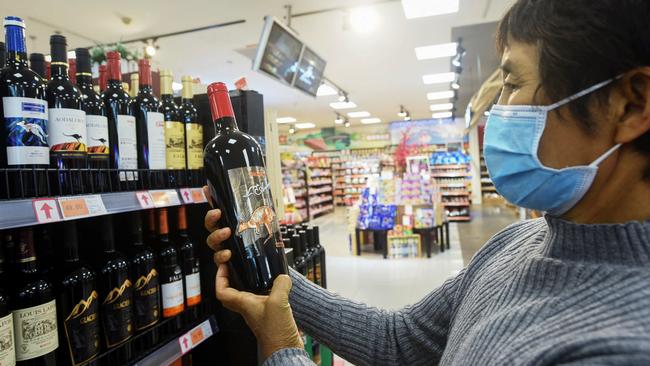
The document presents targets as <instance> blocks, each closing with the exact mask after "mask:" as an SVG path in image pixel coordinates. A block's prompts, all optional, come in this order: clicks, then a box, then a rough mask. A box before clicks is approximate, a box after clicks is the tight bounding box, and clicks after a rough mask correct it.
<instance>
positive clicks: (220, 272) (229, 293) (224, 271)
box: [215, 266, 243, 311]
mask: <svg viewBox="0 0 650 366" xmlns="http://www.w3.org/2000/svg"><path fill="white" fill-rule="evenodd" d="M215 290H216V292H217V299H219V301H221V303H222V304H223V305H224V306H225V307H227V308H228V309H230V310H234V311H237V310H239V309H240V306H238V304H239V302H240V299H241V298H242V294H243V292H240V291H237V290H235V289H234V288H232V287H230V280H229V278H228V266H219V268H218V269H217V279H216V281H215Z"/></svg>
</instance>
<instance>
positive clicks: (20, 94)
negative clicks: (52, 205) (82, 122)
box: [0, 16, 50, 198]
mask: <svg viewBox="0 0 650 366" xmlns="http://www.w3.org/2000/svg"><path fill="white" fill-rule="evenodd" d="M4 27H5V43H6V46H7V56H6V57H7V60H6V62H5V67H4V69H3V70H2V73H1V74H0V98H2V103H1V105H0V121H1V122H2V123H0V140H1V141H2V148H0V167H1V168H19V169H32V168H36V169H39V168H41V169H45V168H47V167H48V166H49V164H50V154H49V151H50V148H49V146H48V143H47V139H48V129H47V99H46V98H45V83H44V82H43V79H42V78H41V77H40V76H39V75H38V74H37V73H35V72H34V71H32V70H30V69H29V68H28V67H27V50H26V46H25V23H24V22H23V20H22V19H21V18H18V17H13V16H9V17H6V18H5V20H4ZM19 174H20V175H21V177H19V176H18V174H17V175H16V176H12V177H11V178H10V179H9V190H10V192H9V193H10V195H11V196H13V197H14V198H17V197H21V196H25V197H31V196H36V195H39V196H40V195H45V194H47V186H46V179H47V173H46V172H45V171H35V172H32V171H22V172H20V173H19ZM0 186H1V187H3V188H7V187H6V183H5V181H4V180H2V182H0ZM2 192H6V189H2Z"/></svg>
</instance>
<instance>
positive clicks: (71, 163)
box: [46, 34, 88, 194]
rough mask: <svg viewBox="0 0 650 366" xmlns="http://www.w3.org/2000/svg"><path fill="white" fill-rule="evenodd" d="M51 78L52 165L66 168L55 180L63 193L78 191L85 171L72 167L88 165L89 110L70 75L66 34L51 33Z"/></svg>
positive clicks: (48, 92) (57, 167)
mask: <svg viewBox="0 0 650 366" xmlns="http://www.w3.org/2000/svg"><path fill="white" fill-rule="evenodd" d="M50 52H51V54H52V62H51V63H50V70H51V71H50V72H51V76H50V81H49V82H48V83H47V92H46V93H47V103H48V116H49V118H48V121H49V122H48V126H49V127H48V142H49V144H50V167H52V168H56V169H63V170H66V171H62V172H60V173H58V175H57V179H56V183H57V184H58V187H59V192H60V194H75V193H81V192H78V191H77V190H79V189H80V188H81V186H82V175H81V174H79V173H71V172H70V171H67V170H69V169H84V168H86V157H87V152H86V140H87V137H88V136H87V134H86V113H85V112H84V111H83V106H82V99H81V92H79V88H77V87H76V86H74V85H73V84H72V83H71V82H70V78H69V76H68V51H67V42H66V39H65V37H64V36H62V35H59V34H54V35H52V36H51V37H50Z"/></svg>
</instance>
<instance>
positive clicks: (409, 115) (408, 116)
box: [404, 113, 411, 121]
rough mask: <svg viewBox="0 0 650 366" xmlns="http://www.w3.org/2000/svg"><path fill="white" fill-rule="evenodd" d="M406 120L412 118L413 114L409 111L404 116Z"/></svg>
mask: <svg viewBox="0 0 650 366" xmlns="http://www.w3.org/2000/svg"><path fill="white" fill-rule="evenodd" d="M404 120H405V121H410V120H411V114H410V113H407V114H406V116H404Z"/></svg>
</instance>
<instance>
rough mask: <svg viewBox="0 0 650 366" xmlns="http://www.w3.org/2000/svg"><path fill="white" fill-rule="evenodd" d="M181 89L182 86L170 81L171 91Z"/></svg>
mask: <svg viewBox="0 0 650 366" xmlns="http://www.w3.org/2000/svg"><path fill="white" fill-rule="evenodd" d="M181 89H183V84H181V83H177V82H175V81H172V90H173V91H179V90H181Z"/></svg>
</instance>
